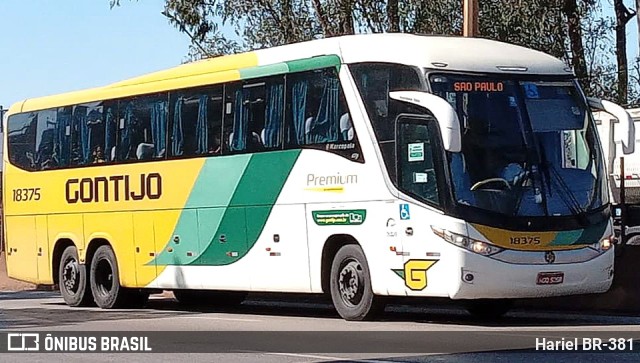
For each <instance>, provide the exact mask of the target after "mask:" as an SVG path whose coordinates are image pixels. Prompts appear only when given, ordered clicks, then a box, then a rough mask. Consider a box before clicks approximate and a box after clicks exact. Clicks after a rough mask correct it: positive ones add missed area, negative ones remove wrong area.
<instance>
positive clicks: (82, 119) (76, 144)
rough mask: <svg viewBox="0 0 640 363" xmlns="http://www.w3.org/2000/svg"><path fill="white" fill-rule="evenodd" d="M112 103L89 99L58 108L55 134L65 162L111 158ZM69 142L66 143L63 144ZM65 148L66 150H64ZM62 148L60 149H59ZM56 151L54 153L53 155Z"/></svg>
mask: <svg viewBox="0 0 640 363" xmlns="http://www.w3.org/2000/svg"><path fill="white" fill-rule="evenodd" d="M114 108H115V107H114V104H113V103H103V102H92V103H86V104H82V105H77V106H73V107H71V108H70V109H71V110H70V114H71V116H70V122H69V121H68V120H67V115H68V113H69V112H68V111H67V110H65V109H64V108H62V109H58V112H57V114H58V118H59V120H58V122H57V123H56V124H57V125H59V127H58V132H57V134H58V136H59V138H60V149H61V153H62V154H64V157H63V158H62V159H64V160H65V161H64V162H62V161H61V162H60V166H66V165H87V164H97V163H104V162H108V161H112V160H113V159H112V157H111V156H112V154H113V151H114V150H113V146H115V143H114V141H115V122H116V120H115V110H114ZM68 142H70V145H65V144H66V143H68ZM67 148H68V151H67ZM63 149H64V152H62V150H63ZM57 154H58V153H56V155H57Z"/></svg>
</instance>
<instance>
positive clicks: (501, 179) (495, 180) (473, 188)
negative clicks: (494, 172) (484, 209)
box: [471, 178, 511, 191]
mask: <svg viewBox="0 0 640 363" xmlns="http://www.w3.org/2000/svg"><path fill="white" fill-rule="evenodd" d="M495 182H499V183H502V184H504V186H506V187H507V188H506V189H511V185H509V182H508V181H507V180H506V179H503V178H489V179H485V180H480V181H479V182H477V183H475V184H473V186H472V187H471V190H472V191H473V190H478V189H480V188H481V187H483V186H485V185H487V184H489V183H495Z"/></svg>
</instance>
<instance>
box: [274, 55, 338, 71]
mask: <svg viewBox="0 0 640 363" xmlns="http://www.w3.org/2000/svg"><path fill="white" fill-rule="evenodd" d="M286 63H287V66H289V72H291V73H293V72H303V71H309V70H312V69H320V68H328V67H339V66H340V57H338V56H337V55H322V56H319V57H313V58H306V59H298V60H293V61H289V62H286Z"/></svg>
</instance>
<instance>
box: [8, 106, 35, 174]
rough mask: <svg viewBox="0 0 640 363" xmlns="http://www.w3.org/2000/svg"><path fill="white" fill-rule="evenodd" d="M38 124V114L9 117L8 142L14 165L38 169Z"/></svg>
mask: <svg viewBox="0 0 640 363" xmlns="http://www.w3.org/2000/svg"><path fill="white" fill-rule="evenodd" d="M37 123H38V114H37V113H36V112H30V113H23V114H19V115H14V116H11V117H9V121H8V126H7V128H8V130H7V132H8V142H9V145H8V146H9V155H10V157H9V160H10V161H11V163H12V164H14V165H16V166H18V167H20V168H22V169H25V170H34V169H36V155H35V153H36V150H35V137H36V127H37Z"/></svg>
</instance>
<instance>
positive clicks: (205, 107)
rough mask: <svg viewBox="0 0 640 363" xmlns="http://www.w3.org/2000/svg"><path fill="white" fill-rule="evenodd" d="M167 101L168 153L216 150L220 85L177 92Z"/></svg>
mask: <svg viewBox="0 0 640 363" xmlns="http://www.w3.org/2000/svg"><path fill="white" fill-rule="evenodd" d="M171 104H172V107H171V115H172V117H171V130H170V140H171V142H170V145H169V150H170V153H171V155H173V156H193V155H204V154H212V155H213V154H220V153H221V151H222V148H221V133H222V87H215V88H204V89H200V90H188V91H182V92H178V93H175V94H172V96H171Z"/></svg>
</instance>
